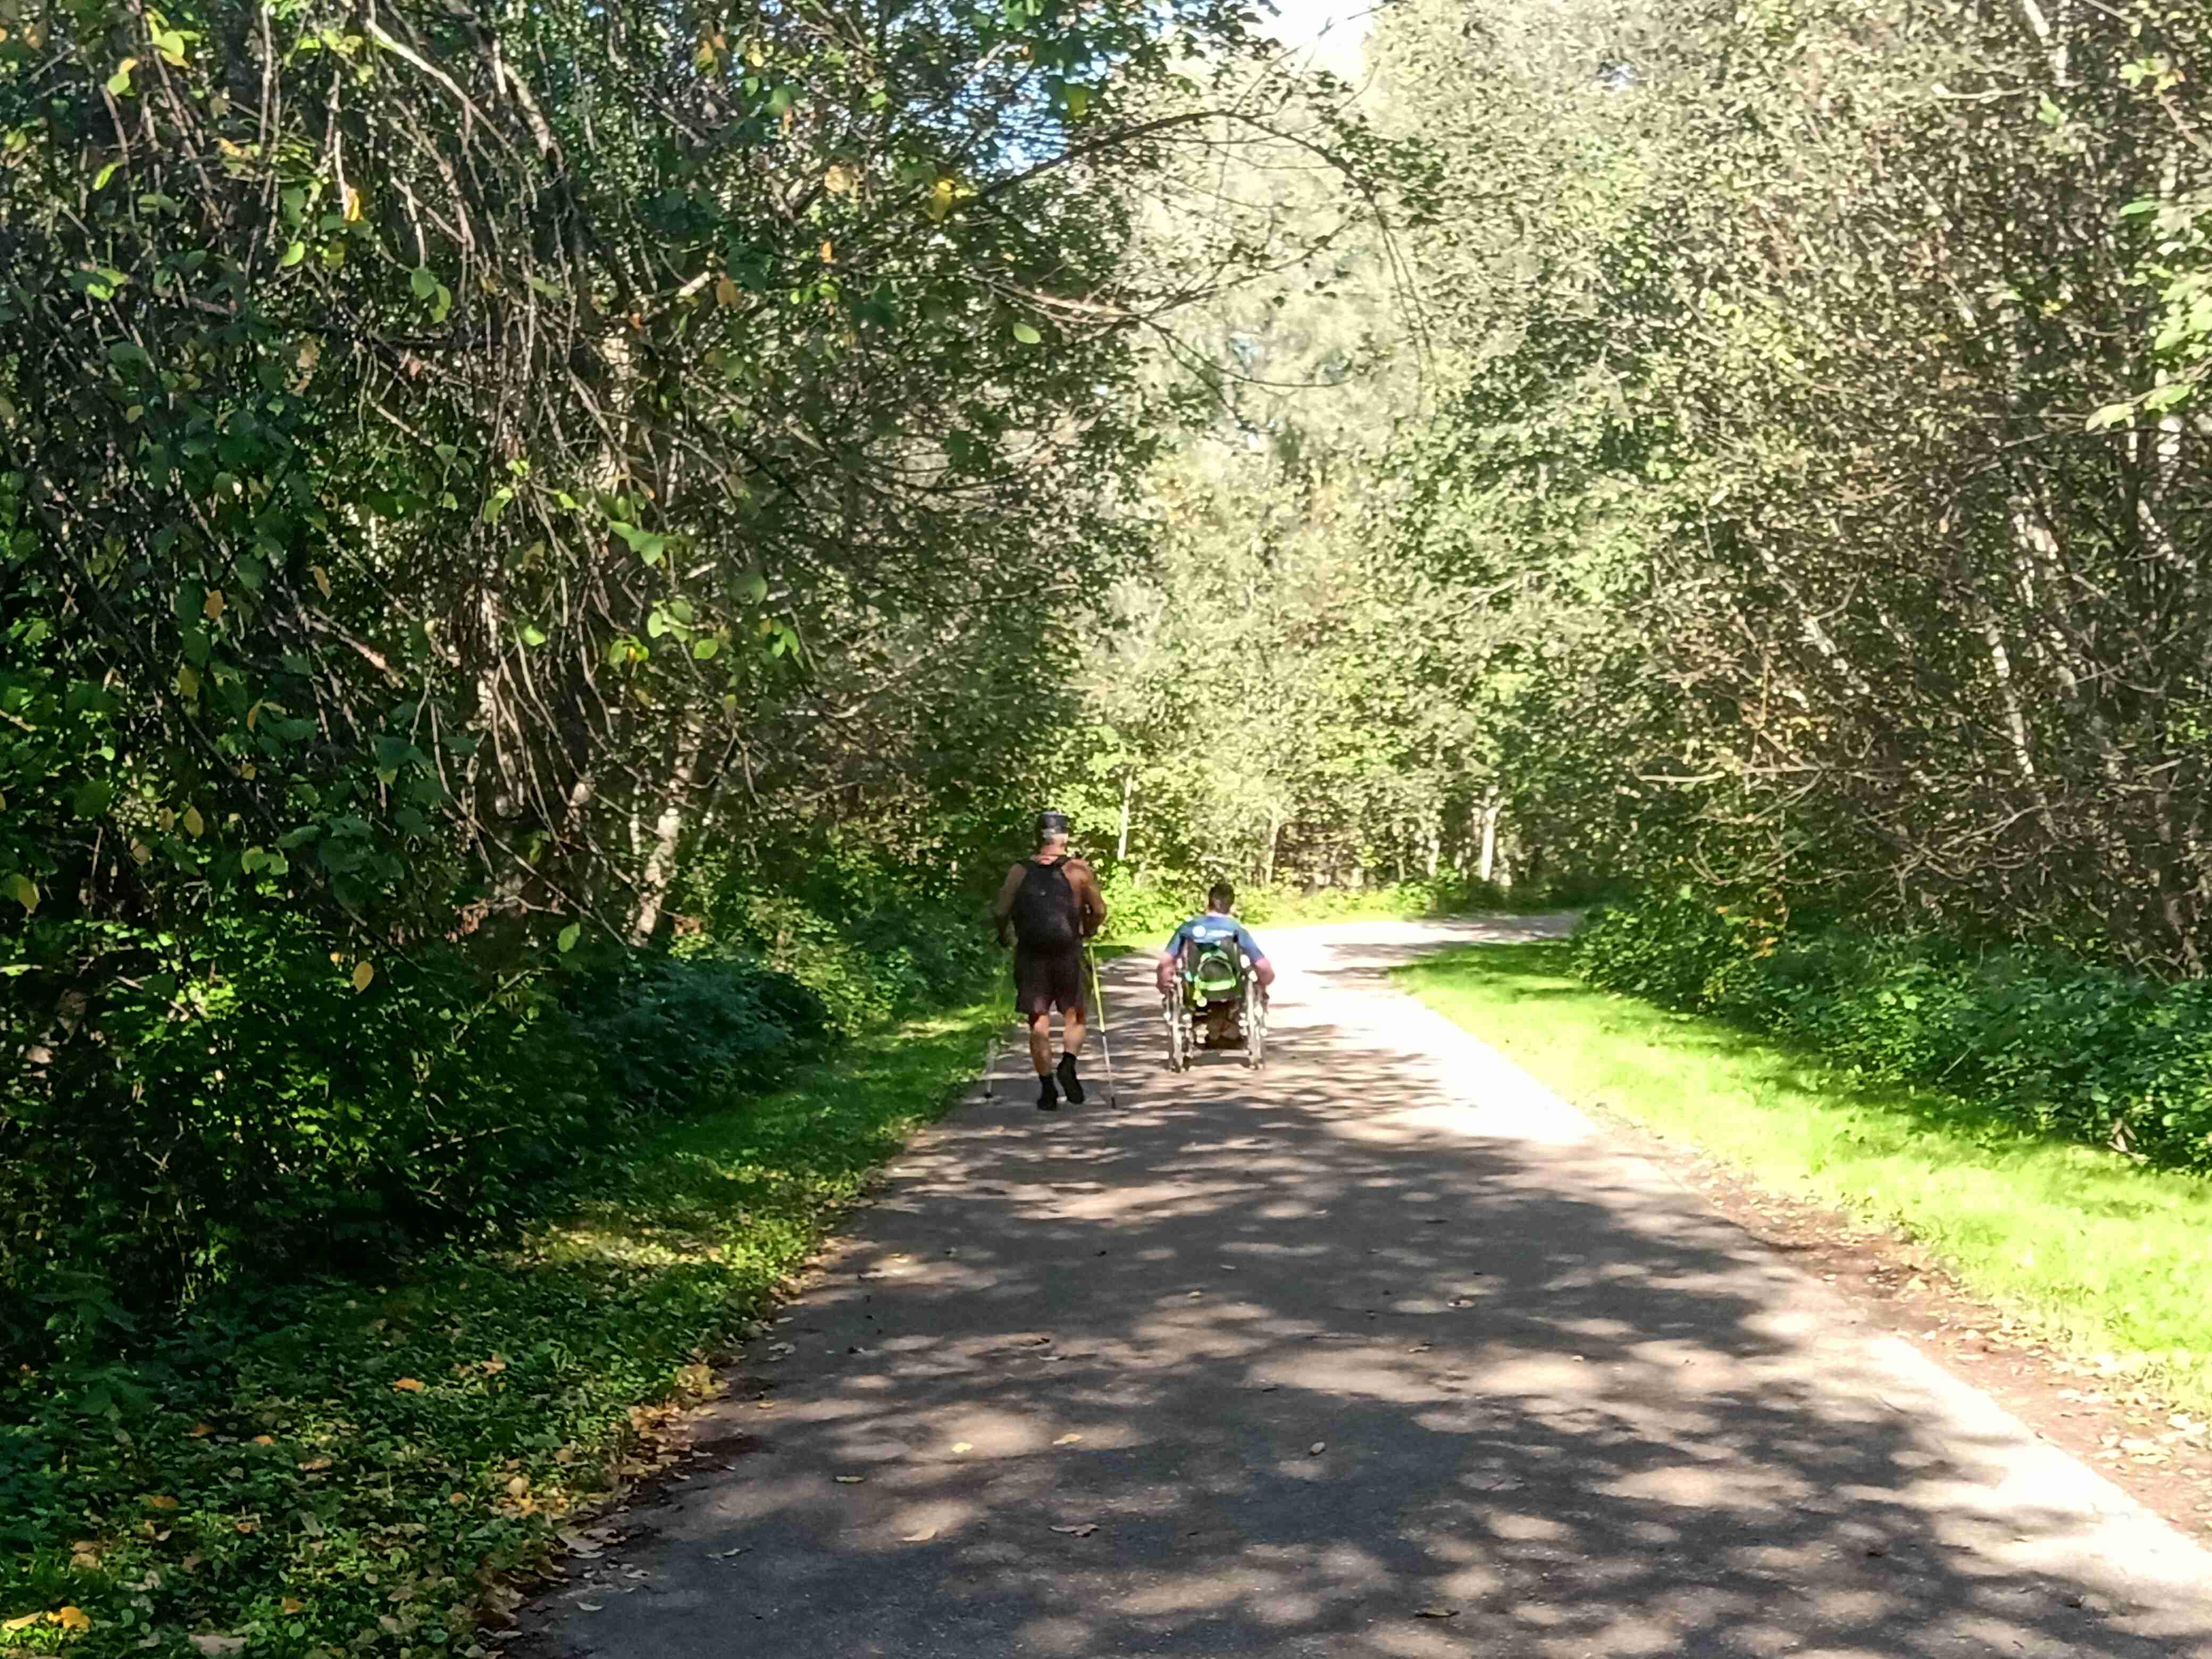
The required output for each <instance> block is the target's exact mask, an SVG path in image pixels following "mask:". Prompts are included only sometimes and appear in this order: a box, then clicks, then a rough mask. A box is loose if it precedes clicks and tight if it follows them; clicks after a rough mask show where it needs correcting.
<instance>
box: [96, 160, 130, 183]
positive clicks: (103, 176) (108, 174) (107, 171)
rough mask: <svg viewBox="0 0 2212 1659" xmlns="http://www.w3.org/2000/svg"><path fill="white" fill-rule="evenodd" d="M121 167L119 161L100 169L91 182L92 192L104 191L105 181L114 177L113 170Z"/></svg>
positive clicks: (111, 162)
mask: <svg viewBox="0 0 2212 1659" xmlns="http://www.w3.org/2000/svg"><path fill="white" fill-rule="evenodd" d="M122 165H123V163H122V162H120V161H110V162H109V163H108V164H107V165H106V167H102V168H100V172H99V173H98V175H97V176H95V177H94V179H93V181H92V187H93V188H94V190H106V188H107V181H108V180H109V179H112V178H113V177H114V176H115V169H116V168H118V167H121V166H122Z"/></svg>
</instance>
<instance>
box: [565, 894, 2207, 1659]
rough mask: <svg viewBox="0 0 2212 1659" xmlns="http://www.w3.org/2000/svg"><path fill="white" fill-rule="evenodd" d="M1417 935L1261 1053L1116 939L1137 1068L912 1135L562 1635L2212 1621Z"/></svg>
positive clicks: (894, 1637)
mask: <svg viewBox="0 0 2212 1659" xmlns="http://www.w3.org/2000/svg"><path fill="white" fill-rule="evenodd" d="M1408 932H1409V934H1410V932H1411V930H1408ZM1415 948H1417V945H1416V944H1415V943H1414V941H1413V939H1412V938H1411V937H1409V938H1408V939H1406V940H1403V941H1395V942H1394V941H1392V940H1389V939H1385V940H1383V942H1382V943H1381V944H1376V945H1365V946H1363V947H1362V948H1360V949H1358V950H1357V951H1353V950H1350V949H1346V948H1338V949H1336V950H1334V951H1327V950H1324V949H1322V947H1319V946H1316V948H1315V949H1314V951H1312V952H1311V959H1310V961H1309V962H1307V963H1303V964H1300V965H1301V966H1302V967H1303V969H1304V971H1294V972H1291V973H1286V975H1285V990H1286V992H1287V993H1289V994H1287V995H1286V997H1285V1000H1284V1003H1283V1005H1282V1006H1281V1007H1280V1008H1279V1018H1278V1021H1277V1030H1278V1036H1279V1047H1278V1050H1277V1058H1276V1063H1275V1064H1274V1065H1273V1066H1271V1067H1270V1068H1269V1069H1268V1070H1267V1071H1266V1072H1264V1073H1260V1074H1259V1075H1258V1076H1257V1077H1256V1078H1255V1077H1254V1076H1253V1075H1252V1074H1250V1073H1246V1072H1245V1071H1244V1070H1243V1068H1242V1067H1241V1066H1238V1065H1237V1063H1236V1062H1235V1061H1234V1060H1226V1059H1212V1060H1204V1061H1201V1063H1200V1066H1199V1068H1198V1069H1197V1070H1196V1071H1194V1072H1193V1073H1189V1074H1187V1075H1184V1076H1181V1077H1171V1076H1169V1075H1168V1074H1166V1073H1164V1071H1162V1070H1161V1069H1159V1067H1158V1054H1159V1048H1160V1045H1159V1043H1158V1042H1157V1041H1155V1040H1154V1034H1153V1032H1152V1030H1151V1028H1150V1024H1149V1022H1148V1021H1147V1020H1146V1018H1145V1016H1146V1013H1147V1012H1149V1009H1150V1006H1151V1002H1150V999H1149V998H1148V997H1147V996H1146V995H1145V994H1144V993H1143V990H1142V980H1143V977H1144V969H1143V968H1142V965H1141V964H1135V965H1131V966H1128V967H1125V968H1124V969H1120V970H1118V971H1117V972H1116V974H1115V987H1114V988H1115V993H1116V994H1117V995H1118V997H1119V1000H1120V1006H1119V1008H1118V1009H1117V1018H1116V1019H1115V1025H1114V1027H1113V1032H1114V1036H1115V1039H1116V1054H1115V1059H1116V1061H1117V1062H1118V1065H1119V1068H1120V1071H1121V1095H1122V1099H1123V1103H1124V1108H1125V1109H1124V1110H1122V1111H1121V1112H1120V1113H1109V1111H1107V1110H1106V1109H1104V1108H1103V1105H1100V1104H1097V1103H1096V1100H1095V1098H1094V1104H1093V1105H1092V1106H1091V1107H1090V1108H1087V1109H1085V1110H1083V1111H1081V1112H1079V1113H1073V1114H1070V1115H1066V1116H1065V1117H1064V1118H1062V1119H1060V1120H1059V1121H1054V1120H1052V1119H1048V1118H1045V1117H1043V1116H1042V1115H1039V1114H1037V1113H1036V1111H1035V1110H1034V1109H1032V1108H1031V1107H1030V1105H1029V1103H1028V1100H1027V1098H1026V1097H1025V1096H1024V1095H1020V1094H1014V1095H1012V1097H1009V1094H1008V1092H1007V1091H1005V1090H1002V1091H1001V1092H1000V1096H999V1097H998V1099H996V1100H995V1101H994V1102H992V1103H987V1104H985V1103H972V1104H971V1105H970V1106H969V1107H968V1108H966V1109H963V1111H962V1112H961V1113H960V1114H958V1115H957V1116H956V1117H955V1118H954V1119H953V1120H952V1121H950V1122H949V1123H948V1124H946V1125H945V1126H944V1127H942V1128H940V1129H939V1130H938V1131H937V1132H935V1133H933V1134H932V1135H930V1136H929V1137H927V1139H925V1140H924V1141H923V1142H921V1144H920V1145H919V1146H917V1147H915V1149H914V1150H913V1151H912V1152H909V1153H908V1155H907V1156H906V1157H905V1158H903V1159H902V1161H901V1164H900V1166H899V1168H898V1170H897V1172H896V1176H895V1178H894V1179H893V1181H892V1182H891V1183H890V1186H889V1187H888V1188H887V1190H886V1192H885V1194H884V1196H883V1198H882V1200H881V1201H880V1202H879V1203H878V1205H877V1206H875V1207H874V1208H873V1209H872V1211H871V1212H869V1213H868V1214H867V1215H866V1217H865V1218H862V1220H861V1221H860V1224H859V1225H858V1226H857V1228H856V1230H855V1231H856V1237H855V1238H854V1241H853V1242H852V1243H850V1244H848V1246H847V1247H845V1248H844V1249H842V1250H840V1251H839V1252H838V1253H837V1254H836V1255H835V1256H834V1257H833V1258H832V1260H831V1261H830V1262H829V1264H828V1267H827V1268H826V1270H825V1273H824V1275H823V1279H822V1280H821V1281H820V1282H819V1283H818V1284H817V1285H816V1286H815V1287H814V1288H813V1289H812V1290H811V1291H810V1292H809V1293H808V1294H807V1295H806V1296H805V1297H804V1298H803V1299H802V1300H801V1301H800V1302H799V1303H798V1304H794V1305H793V1308H792V1309H790V1310H787V1311H788V1317H787V1320H786V1322H783V1323H781V1324H780V1325H779V1326H777V1327H776V1328H775V1332H774V1334H773V1336H772V1338H771V1339H770V1340H769V1341H768V1342H764V1343H763V1344H761V1345H759V1346H758V1349H757V1352H755V1353H754V1354H752V1355H750V1356H749V1358H748V1362H747V1365H746V1367H745V1370H744V1375H743V1376H742V1377H741V1378H740V1380H739V1383H738V1388H737V1389H736V1390H735V1392H734V1395H733V1397H732V1399H731V1400H730V1401H728V1402H726V1404H725V1405H723V1406H721V1407H718V1408H717V1413H718V1414H719V1415H720V1417H721V1418H722V1419H725V1421H724V1422H723V1423H722V1424H720V1425H718V1426H717V1428H716V1429H714V1430H710V1431H709V1432H710V1434H711V1433H715V1432H720V1433H721V1434H723V1435H726V1436H736V1435H739V1434H743V1435H745V1436H748V1437H752V1438H750V1439H749V1440H747V1441H746V1442H745V1444H746V1445H748V1446H750V1452H749V1454H748V1455H744V1456H743V1457H742V1458H740V1459H738V1461H737V1462H735V1463H734V1465H733V1466H732V1469H731V1470H730V1471H729V1472H728V1473H726V1474H717V1475H715V1476H714V1477H712V1478H711V1479H701V1480H696V1481H694V1482H693V1483H691V1484H690V1486H687V1487H684V1488H681V1489H679V1490H678V1491H677V1492H675V1493H674V1494H673V1495H671V1498H669V1499H668V1500H667V1501H665V1503H664V1504H661V1505H660V1506H659V1508H658V1509H657V1510H653V1511H651V1512H649V1513H648V1514H647V1515H646V1516H643V1517H641V1518H642V1519H643V1520H645V1521H646V1522H648V1523H649V1525H650V1527H651V1528H652V1532H651V1535H650V1536H649V1537H648V1538H647V1539H646V1540H645V1541H641V1544H639V1545H638V1546H636V1547H634V1549H633V1551H632V1553H630V1554H629V1557H628V1558H627V1560H626V1566H627V1571H629V1572H630V1573H635V1574H641V1575H643V1576H642V1577H627V1578H626V1577H619V1576H617V1577H614V1578H613V1579H612V1589H613V1590H615V1591H617V1592H619V1591H623V1590H627V1591H628V1592H629V1593H626V1594H623V1593H608V1592H607V1591H605V1590H592V1591H589V1592H583V1593H580V1594H579V1595H574V1596H571V1597H569V1598H567V1599H566V1601H564V1602H562V1603H556V1606H555V1607H554V1608H553V1611H554V1612H555V1613H563V1614H564V1616H563V1617H562V1619H561V1620H560V1622H559V1623H558V1624H557V1625H556V1626H555V1628H554V1631H553V1632H552V1634H553V1637H554V1639H555V1640H556V1642H557V1643H558V1644H559V1645H560V1646H561V1647H562V1648H563V1649H565V1650H568V1651H570V1652H574V1653H581V1654H589V1655H594V1656H598V1655H611V1656H623V1659H633V1656H635V1659H643V1656H654V1659H658V1656H663V1655H666V1656H684V1659H689V1656H692V1655H700V1656H704V1655H709V1654H711V1655H718V1656H726V1655H750V1654H760V1655H769V1654H775V1655H783V1654H792V1655H801V1656H807V1659H848V1656H873V1655H885V1656H889V1655H897V1656H902V1659H915V1656H927V1655H948V1656H949V1655H963V1656H970V1655H973V1656H986V1655H1012V1654H1023V1655H1027V1654H1036V1655H1063V1654H1066V1655H1119V1654H1192V1655H1196V1654H1206V1655H1232V1654H1233V1655H1263V1654H1264V1655H1292V1654H1316V1655H1318V1654H1331V1655H1358V1656H1368V1655H1373V1656H1425V1655H1432V1654H1434V1655H1441V1654H1462V1655H1463V1654H1468V1653H1471V1652H1481V1653H1485V1654H1492V1653H1497V1654H1528V1655H1545V1656H1549V1655H1562V1656H1564V1655H1588V1654H1596V1655H1613V1654H1640V1653H1655V1654H1656V1653H1667V1654H1677V1653H1680V1654H1716V1655H1717V1654H1747V1655H1748V1654H1759V1655H1765V1654H1780V1653H1785V1652H1791V1653H1823V1654H1828V1655H1835V1656H1841V1655H1859V1654H1880V1655H1923V1654H1925V1655H1930V1656H1933V1655H1954V1654H1980V1653H1990V1654H2006V1655H2011V1654H2020V1653H2027V1654H2051V1655H2056V1654H2059V1653H2071V1654H2110V1655H2150V1654H2172V1653H2184V1652H2197V1651H2200V1650H2212V1625H2208V1624H2207V1623H2206V1622H2205V1621H2204V1620H2203V1614H2202V1604H2201V1603H2199V1604H2197V1608H2196V1610H2195V1611H2192V1610H2191V1607H2190V1605H2189V1604H2188V1598H2187V1597H2182V1598H2180V1599H2179V1601H2177V1600H2176V1598H2175V1597H2173V1596H2172V1595H2161V1594H2160V1593H2157V1592H2156V1591H2155V1590H2154V1588H2151V1587H2146V1586H2145V1585H2142V1584H2132V1585H2131V1584H2130V1583H2125V1582H2122V1581H2121V1580H2119V1579H2118V1578H2116V1577H2114V1575H2113V1574H2112V1572H2110V1571H2106V1569H2105V1568H2103V1567H2100V1566H2098V1565H2096V1563H2095V1550H2094V1548H2093V1546H2095V1547H2102V1544H2103V1542H2104V1541H2102V1540H2096V1539H2093V1538H2092V1537H2091V1536H2090V1534H2091V1532H2092V1531H2093V1528H2094V1526H2095V1524H2096V1522H2095V1518H2094V1517H2093V1516H2087V1515H2085V1514H2084V1512H2083V1510H2082V1509H2081V1506H2080V1504H2079V1503H2078V1502H2077V1501H2075V1499H2076V1498H2077V1496H2078V1494H2074V1493H2069V1492H2065V1491H2064V1490H2063V1488H2062V1487H2060V1486H2051V1485H2046V1484H2044V1483H2042V1482H2041V1481H2040V1480H2039V1474H2038V1468H2039V1466H2033V1460H2032V1459H2031V1460H2030V1462H2029V1463H2028V1464H2023V1463H2022V1462H2021V1457H2020V1453H2019V1448H2018V1446H2017V1445H2016V1443H2015V1431H2013V1430H2012V1429H2011V1427H2010V1425H2008V1423H2007V1422H2006V1420H2005V1419H2002V1417H2001V1416H1999V1415H1996V1414H1990V1415H1989V1416H1987V1417H1986V1418H1982V1417H1975V1416H1973V1414H1972V1413H1971V1412H1968V1413H1966V1415H1965V1416H1964V1417H1963V1418H1962V1417H1960V1415H1959V1414H1958V1413H1957V1412H1956V1411H1955V1410H1954V1409H1953V1407H1955V1404H1956V1402H1949V1404H1948V1405H1947V1404H1946V1403H1945V1402H1944V1401H1942V1400H1940V1399H1939V1398H1937V1397H1936V1396H1933V1395H1929V1394H1927V1393H1926V1392H1925V1390H1924V1389H1923V1384H1922V1383H1919V1382H1917V1381H1916V1380H1915V1378H1914V1376H1912V1375H1911V1373H1910V1372H1909V1371H1906V1372H1903V1373H1900V1372H1899V1371H1897V1370H1893V1369H1891V1368H1888V1367H1887V1366H1886V1365H1885V1364H1884V1362H1883V1360H1882V1358H1881V1354H1880V1352H1879V1346H1878V1345H1876V1344H1874V1343H1871V1342H1870V1341H1869V1340H1868V1338H1867V1337H1866V1335H1865V1334H1864V1333H1863V1332H1859V1331H1855V1330H1852V1329H1850V1328H1848V1327H1847V1325H1846V1324H1845V1320H1846V1316H1845V1315H1844V1310H1843V1308H1842V1304H1839V1303H1836V1302H1832V1301H1831V1300H1829V1299H1827V1298H1826V1297H1825V1296H1824V1295H1822V1294H1821V1293H1820V1291H1819V1290H1818V1288H1817V1287H1815V1286H1812V1285H1807V1284H1805V1283H1804V1282H1803V1281H1802V1280H1801V1279H1799V1277H1798V1276H1797V1275H1796V1274H1795V1273H1792V1272H1791V1271H1790V1269H1789V1268H1788V1267H1786V1266H1785V1265H1784V1263H1783V1262H1782V1261H1780V1259H1779V1258H1778V1257H1777V1256H1775V1255H1772V1254H1771V1252H1767V1251H1765V1250H1764V1249H1761V1248H1760V1247H1759V1246H1758V1245H1756V1244H1755V1243H1753V1242H1752V1241H1750V1240H1748V1239H1747V1238H1746V1237H1744V1236H1743V1235H1741V1233H1739V1232H1737V1231H1735V1230H1734V1229H1732V1228H1731V1227H1729V1225H1727V1224H1726V1223H1724V1222H1723V1221H1721V1220H1719V1219H1718V1218H1714V1217H1712V1216H1711V1215H1709V1214H1707V1213H1705V1212H1703V1211H1702V1210H1700V1209H1699V1206H1697V1205H1696V1204H1695V1202H1694V1200H1690V1199H1689V1198H1687V1197H1686V1195H1685V1194H1683V1193H1682V1192H1681V1191H1680V1189H1679V1188H1676V1187H1674V1185H1673V1184H1672V1183H1671V1182H1669V1181H1668V1179H1667V1178H1666V1177H1664V1176H1661V1175H1659V1174H1657V1173H1656V1172H1655V1171H1653V1170H1650V1168H1649V1167H1648V1166H1645V1165H1643V1164H1638V1163H1637V1162H1635V1161H1633V1160H1630V1159H1625V1158H1617V1157H1614V1156H1613V1155H1612V1154H1611V1153H1610V1152H1607V1150H1606V1149H1605V1148H1604V1147H1603V1146H1601V1145H1600V1144H1598V1143H1597V1142H1595V1141H1594V1140H1593V1139H1590V1138H1589V1136H1588V1135H1587V1133H1585V1132H1583V1130H1581V1129H1578V1128H1577V1121H1574V1120H1572V1119H1571V1116H1570V1117H1562V1116H1560V1115H1558V1114H1557V1113H1555V1112H1552V1111H1550V1110H1549V1109H1547V1104H1546V1103H1544V1102H1542V1101H1541V1100H1534V1099H1521V1100H1510V1099H1505V1098H1503V1097H1502V1096H1503V1093H1504V1085H1499V1084H1498V1083H1497V1082H1496V1079H1482V1078H1480V1077H1477V1078H1475V1079H1474V1081H1473V1082H1472V1083H1470V1068H1479V1066H1480V1055H1479V1054H1475V1053H1474V1051H1473V1048H1472V1045H1466V1046H1459V1045H1456V1044H1455V1043H1454V1042H1451V1041H1449V1040H1447V1038H1446V1036H1445V1035H1444V1031H1443V1030H1441V1029H1439V1028H1440V1027H1441V1022H1436V1023H1435V1024H1430V1023H1429V1022H1431V1021H1432V1020H1433V1018H1434V1017H1433V1016H1429V1015H1427V1014H1426V1013H1425V1011H1421V1010H1419V1009H1416V1008H1413V1006H1411V1005H1410V1004H1407V1003H1406V1002H1404V1001H1403V1000H1399V999H1396V998H1394V997H1390V996H1389V995H1388V994H1387V993H1385V992H1384V991H1383V989H1382V988H1381V987H1380V985H1379V978H1380V975H1381V972H1382V970H1383V969H1384V968H1385V967H1387V966H1388V965H1389V963H1390V962H1391V961H1392V960H1393V959H1394V958H1395V957H1396V956H1397V954H1398V953H1399V952H1400V951H1407V952H1410V951H1413V950H1414V949H1415ZM1006 1081H1008V1082H1009V1083H1018V1079H1017V1078H1015V1077H1014V1075H1013V1073H1012V1071H1011V1069H1010V1070H1009V1072H1008V1073H1006ZM782 1344H788V1345H789V1347H790V1351H789V1352H787V1353H785V1352H781V1348H780V1346H777V1345H782ZM756 1396H759V1398H756ZM1947 1413H1948V1414H1947ZM1939 1425H1940V1426H1939ZM1071 1528H1073V1529H1077V1530H1069V1529H1071ZM1092 1528H1095V1530H1091V1529H1092ZM733 1552H734V1553H733ZM2122 1565H2127V1564H2122ZM618 1571H619V1570H618ZM578 1601H582V1602H584V1603H585V1604H586V1605H589V1606H592V1607H598V1608H599V1611H596V1612H588V1613H586V1612H582V1611H575V1610H569V1609H570V1608H571V1606H572V1604H574V1603H575V1602H578Z"/></svg>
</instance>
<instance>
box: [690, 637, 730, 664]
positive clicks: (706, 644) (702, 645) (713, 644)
mask: <svg viewBox="0 0 2212 1659" xmlns="http://www.w3.org/2000/svg"><path fill="white" fill-rule="evenodd" d="M721 648H722V642H721V641H720V640H718V639H716V638H714V635H711V634H710V635H708V636H707V637H706V638H704V639H701V640H694V641H692V642H691V654H692V655H693V656H695V657H696V658H697V659H699V660H700V661H701V662H705V661H706V660H707V659H708V658H710V657H712V656H713V655H714V653H716V652H717V651H720V649H721Z"/></svg>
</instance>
